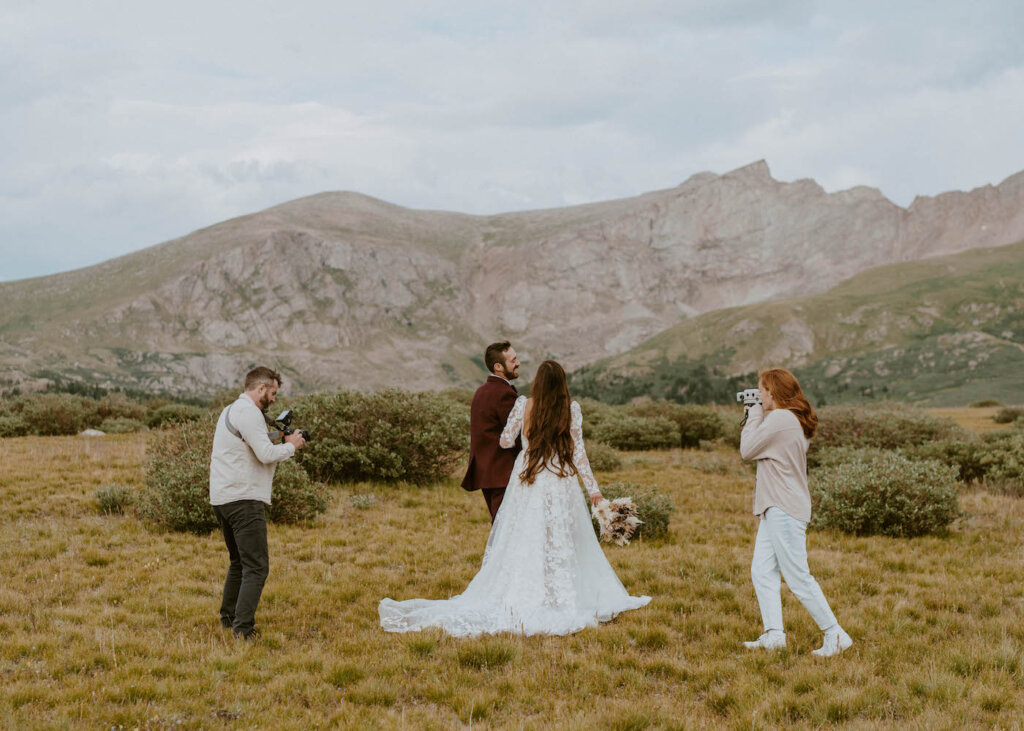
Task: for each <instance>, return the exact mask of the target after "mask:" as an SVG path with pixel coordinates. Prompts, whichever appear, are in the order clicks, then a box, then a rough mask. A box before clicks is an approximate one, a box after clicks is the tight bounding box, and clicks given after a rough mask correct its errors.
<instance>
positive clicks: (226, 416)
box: [224, 404, 245, 442]
mask: <svg viewBox="0 0 1024 731" xmlns="http://www.w3.org/2000/svg"><path fill="white" fill-rule="evenodd" d="M232 406H234V404H228V407H227V408H226V409H224V426H226V427H227V428H228V431H229V432H231V434H233V435H234V436H236V437H238V438H239V439H241V440H242V441H243V442H244V441H245V437H243V436H242V432H240V431H238V429H236V428H235V425H234V424H232V423H231V407H232Z"/></svg>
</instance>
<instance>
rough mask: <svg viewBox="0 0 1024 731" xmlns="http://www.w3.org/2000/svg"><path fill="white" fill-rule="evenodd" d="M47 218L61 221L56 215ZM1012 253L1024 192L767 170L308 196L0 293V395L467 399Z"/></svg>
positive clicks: (1015, 183)
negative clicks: (871, 280) (805, 297)
mask: <svg viewBox="0 0 1024 731" xmlns="http://www.w3.org/2000/svg"><path fill="white" fill-rule="evenodd" d="M55 215H59V212H55ZM1022 238H1024V173H1021V174H1018V175H1015V176H1013V177H1011V178H1008V179H1007V180H1005V181H1003V182H1002V183H1000V184H999V185H998V186H985V187H984V188H979V189H977V190H974V191H971V192H969V193H947V194H944V195H941V196H938V197H935V198H919V199H917V200H915V201H914V203H913V204H912V205H911V206H910V208H908V209H903V208H900V207H898V206H896V205H894V204H893V203H891V202H890V201H888V200H887V199H886V198H885V197H884V196H882V195H881V193H879V192H878V191H877V190H873V189H869V188H855V189H852V190H848V191H842V192H839V193H834V194H828V193H826V192H825V191H824V190H822V189H821V187H820V186H818V185H817V184H816V183H815V182H814V181H811V180H800V181H796V182H793V183H782V182H779V181H776V180H773V179H772V177H771V175H770V173H769V171H768V166H767V165H766V164H765V163H764V162H758V163H754V164H752V165H748V166H746V167H744V168H741V169H739V170H735V171H733V172H731V173H727V174H725V175H714V174H711V173H701V174H699V175H696V176H693V177H692V178H690V179H689V180H687V181H686V182H685V183H683V184H682V185H680V186H678V187H676V188H671V189H668V190H662V191H655V192H652V193H647V194H644V195H641V196H637V197H635V198H627V199H622V200H614V201H606V202H602V203H594V204H589V205H584V206H574V207H570V208H560V209H551V210H544V211H529V212H523V213H511V214H502V215H493V216H468V215H463V214H459V213H445V212H437V211H414V210H409V209H406V208H402V207H400V206H396V205H392V204H390V203H386V202H384V201H379V200H376V199H373V198H369V197H367V196H364V195H359V194H356V193H324V194H321V195H316V196H312V197H309V198H303V199H300V200H296V201H292V202H290V203H285V204H282V205H280V206H276V207H274V208H270V209H268V210H266V211H262V212H260V213H255V214H252V215H248V216H243V217H241V218H237V219H233V220H230V221H225V222H223V223H219V224H217V225H215V226H211V227H209V228H205V229H202V230H200V231H196V232H195V233H193V234H190V235H188V236H185V237H183V238H181V239H176V240H174V241H169V242H167V243H164V244H160V245H158V246H154V247H151V248H149V249H145V250H142V251H139V252H136V253H134V254H131V255H128V256H124V257H120V258H118V259H114V260H111V261H108V262H104V263H102V264H99V265H97V266H94V267H89V268H87V269H82V270H78V271H73V272H67V273H64V274H57V275H54V276H50V277H41V278H37V279H29V280H23V281H17V282H8V283H0V391H2V390H4V389H8V390H9V389H12V388H39V387H43V386H45V385H47V384H48V383H52V382H54V381H59V380H70V381H73V382H76V383H82V384H88V385H96V386H101V387H126V388H133V389H145V390H161V391H170V392H175V393H178V394H203V393H210V392H212V391H216V390H219V389H221V388H224V387H228V386H234V385H235V384H236V383H237V380H238V377H239V374H240V373H241V372H243V371H244V370H245V369H246V368H248V367H249V366H251V365H252V364H254V363H269V364H272V365H275V366H277V367H279V368H281V369H282V370H283V372H284V373H285V374H286V377H287V379H288V386H289V388H297V389H299V390H312V389H317V388H324V387H335V386H347V387H352V388H357V389H375V388H381V387H386V386H403V387H407V388H414V389H432V388H438V387H445V386H450V385H460V386H461V385H470V384H472V383H474V382H476V381H477V380H478V379H479V378H480V377H481V376H482V374H483V365H482V362H481V351H482V348H483V346H484V345H486V344H487V343H488V342H491V341H493V340H495V339H499V338H505V337H507V338H509V339H511V340H512V341H513V342H514V343H515V344H516V346H517V350H519V352H520V353H521V355H522V358H523V362H524V363H526V364H527V367H526V370H527V372H529V371H530V369H531V368H532V365H531V364H536V363H537V362H539V361H540V360H541V359H543V358H545V357H555V358H557V359H559V360H560V361H562V362H563V363H565V364H566V366H567V367H569V368H577V367H579V366H582V365H586V364H589V363H593V362H594V361H597V360H599V359H601V358H606V357H608V356H612V355H616V354H618V353H621V352H624V351H627V350H629V349H630V348H633V347H634V346H636V345H638V344H639V343H642V342H643V341H644V340H646V339H647V338H650V337H651V336H653V335H655V334H657V333H659V332H661V331H662V330H664V329H665V328H668V327H671V326H673V325H675V324H676V323H677V322H678V321H679V319H680V318H681V317H684V316H693V315H699V314H701V313H705V312H709V311H712V310H716V309H718V308H722V307H731V306H736V305H745V304H750V303H754V302H763V301H767V300H772V299H778V298H781V297H787V296H793V295H795V294H800V293H818V292H823V291H826V290H827V289H828V288H829V287H832V286H834V285H835V284H837V283H838V282H840V281H842V280H843V279H846V278H848V277H850V276H852V275H854V274H856V273H858V272H860V271H863V270H865V269H867V268H870V267H874V266H878V265H880V264H888V263H892V262H897V261H907V260H917V259H921V258H924V257H928V256H935V255H939V254H945V253H950V252H954V251H961V250H965V249H971V248H976V247H981V246H993V245H1002V244H1009V243H1011V242H1013V241H1018V240H1020V239H1022Z"/></svg>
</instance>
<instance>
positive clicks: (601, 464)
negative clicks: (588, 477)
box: [587, 441, 622, 472]
mask: <svg viewBox="0 0 1024 731" xmlns="http://www.w3.org/2000/svg"><path fill="white" fill-rule="evenodd" d="M587 458H588V459H589V460H590V466H591V467H592V468H593V469H594V470H595V471H596V472H612V471H613V470H617V469H621V468H622V455H620V454H619V453H618V452H617V451H615V450H614V449H612V448H611V447H609V446H608V445H607V444H604V443H603V442H596V441H595V442H590V443H589V444H587Z"/></svg>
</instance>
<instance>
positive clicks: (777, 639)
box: [743, 630, 786, 650]
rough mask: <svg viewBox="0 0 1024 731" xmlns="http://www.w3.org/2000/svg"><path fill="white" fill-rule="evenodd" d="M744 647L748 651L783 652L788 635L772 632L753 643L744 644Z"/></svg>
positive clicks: (776, 631) (777, 631) (766, 633)
mask: <svg viewBox="0 0 1024 731" xmlns="http://www.w3.org/2000/svg"><path fill="white" fill-rule="evenodd" d="M743 646H744V647H746V648H747V649H748V650H781V649H783V648H784V647H785V646H786V633H785V632H780V631H779V630H771V631H769V632H765V633H764V634H763V635H761V636H760V637H758V638H757V639H756V640H754V641H753V642H744V643H743Z"/></svg>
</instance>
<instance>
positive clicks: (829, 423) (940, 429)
mask: <svg viewBox="0 0 1024 731" xmlns="http://www.w3.org/2000/svg"><path fill="white" fill-rule="evenodd" d="M966 437H967V434H966V432H964V430H963V429H961V428H960V427H959V426H957V425H956V424H955V423H953V422H952V421H949V420H948V419H940V418H938V417H935V416H932V415H931V414H929V413H927V412H925V411H922V410H921V409H915V408H912V407H905V406H896V405H884V406H830V407H827V408H823V409H821V410H820V411H819V412H818V432H817V434H815V437H814V439H813V440H812V441H811V448H812V449H823V448H826V447H877V448H879V449H899V448H900V447H910V446H915V445H918V444H925V443H926V442H932V441H936V440H939V439H964V438H966Z"/></svg>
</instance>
